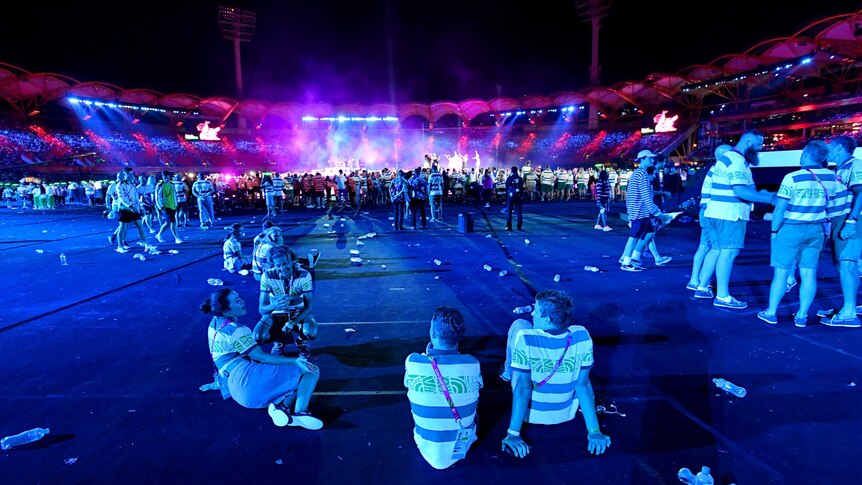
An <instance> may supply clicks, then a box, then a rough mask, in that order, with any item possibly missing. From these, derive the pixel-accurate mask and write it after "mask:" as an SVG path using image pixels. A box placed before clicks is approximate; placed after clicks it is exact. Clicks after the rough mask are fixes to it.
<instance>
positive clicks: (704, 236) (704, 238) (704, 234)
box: [700, 226, 712, 249]
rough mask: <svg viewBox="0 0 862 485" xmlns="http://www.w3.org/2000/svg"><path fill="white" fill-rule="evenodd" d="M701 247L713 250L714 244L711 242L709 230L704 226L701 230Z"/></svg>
mask: <svg viewBox="0 0 862 485" xmlns="http://www.w3.org/2000/svg"><path fill="white" fill-rule="evenodd" d="M700 245H701V246H706V247H708V248H710V249H711V248H712V243H710V242H709V229H707V228H706V227H703V226H701V228H700Z"/></svg>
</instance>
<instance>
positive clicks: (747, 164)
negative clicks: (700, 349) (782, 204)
mask: <svg viewBox="0 0 862 485" xmlns="http://www.w3.org/2000/svg"><path fill="white" fill-rule="evenodd" d="M762 149H763V133H761V132H759V131H757V130H750V131H746V132H745V133H743V134H742V136H741V137H740V138H739V142H738V143H737V144H736V146H734V148H733V149H732V150H728V151H727V152H725V154H724V155H723V156H722V157H720V158H719V159H718V160H716V162H715V168H714V171H713V174H712V188H711V189H710V199H709V204H707V206H706V211H704V216H705V217H706V227H707V230H708V232H707V233H708V234H709V237H710V241H709V243H710V245H711V246H712V247H714V248H717V249H718V260H717V261H716V264H715V279H716V291H715V299H714V300H713V302H712V304H713V305H714V306H715V307H716V308H728V309H731V310H742V309H744V308H746V307H748V304H747V303H745V302H743V301H739V300H737V299H736V298H734V297H732V296H731V295H730V290H729V285H730V273H731V271H732V270H733V262H734V260H735V259H736V257H737V256H738V255H739V251H740V250H741V249H742V248H743V247H744V245H745V244H744V243H745V229H746V226H747V224H748V220H749V219H750V216H751V203H752V202H760V203H764V204H772V203H773V200H774V198H775V194H774V193H772V192H769V191H766V190H761V191H759V192H758V191H757V189H756V188H755V185H754V178H753V177H752V175H751V167H752V166H757V163H758V152H759V151H760V150H762ZM698 290H707V288H698Z"/></svg>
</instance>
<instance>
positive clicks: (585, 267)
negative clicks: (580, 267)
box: [584, 266, 599, 273]
mask: <svg viewBox="0 0 862 485" xmlns="http://www.w3.org/2000/svg"><path fill="white" fill-rule="evenodd" d="M584 271H592V272H593V273H598V272H599V268H596V267H595V266H584Z"/></svg>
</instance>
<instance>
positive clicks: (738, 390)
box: [712, 377, 746, 397]
mask: <svg viewBox="0 0 862 485" xmlns="http://www.w3.org/2000/svg"><path fill="white" fill-rule="evenodd" d="M712 382H714V383H715V387H717V388H719V389H722V390H724V391H727V392H729V393H731V394H733V395H734V396H736V397H745V393H746V391H745V388H744V387H739V386H737V385H736V384H734V383H732V382H730V381H728V380H726V379H722V378H721V377H717V378H715V379H713V380H712Z"/></svg>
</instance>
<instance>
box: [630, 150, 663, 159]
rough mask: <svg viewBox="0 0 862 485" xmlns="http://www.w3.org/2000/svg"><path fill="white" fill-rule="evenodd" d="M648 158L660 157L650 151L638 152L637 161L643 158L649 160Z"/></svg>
mask: <svg viewBox="0 0 862 485" xmlns="http://www.w3.org/2000/svg"><path fill="white" fill-rule="evenodd" d="M647 157H650V158H658V155H656V154H655V153H653V152H651V151H650V150H641V151H639V152H638V156H637V158H636V159H635V160H640V159H641V158H647Z"/></svg>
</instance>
